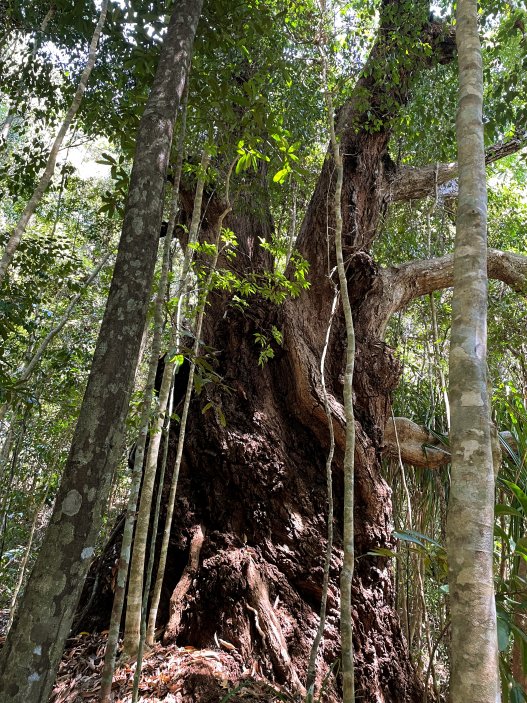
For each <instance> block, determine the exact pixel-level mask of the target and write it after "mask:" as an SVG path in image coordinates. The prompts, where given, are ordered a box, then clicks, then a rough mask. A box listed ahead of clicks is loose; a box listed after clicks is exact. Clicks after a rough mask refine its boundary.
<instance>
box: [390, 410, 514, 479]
mask: <svg viewBox="0 0 527 703" xmlns="http://www.w3.org/2000/svg"><path fill="white" fill-rule="evenodd" d="M394 421H395V422H394ZM499 434H500V436H501V440H502V442H501V451H502V453H503V454H507V453H508V452H510V451H512V452H516V451H517V450H518V446H517V443H516V439H515V438H514V436H513V435H512V434H511V433H510V432H507V431H505V432H500V433H499ZM505 445H507V446H505ZM383 453H384V456H386V457H393V458H398V457H399V456H400V458H401V460H402V461H403V462H404V463H405V464H411V465H412V466H415V467H418V468H423V469H439V468H441V466H445V465H446V464H449V463H450V449H449V447H448V445H447V444H444V443H443V442H441V440H440V439H439V438H438V437H436V436H435V435H433V434H432V433H431V432H430V431H429V430H428V429H427V428H426V427H423V426H422V425H418V424H417V423H415V422H413V420H409V419H408V418H407V417H394V418H393V419H392V418H390V419H389V420H388V422H387V423H386V427H385V428H384V450H383ZM498 456H499V454H498Z"/></svg>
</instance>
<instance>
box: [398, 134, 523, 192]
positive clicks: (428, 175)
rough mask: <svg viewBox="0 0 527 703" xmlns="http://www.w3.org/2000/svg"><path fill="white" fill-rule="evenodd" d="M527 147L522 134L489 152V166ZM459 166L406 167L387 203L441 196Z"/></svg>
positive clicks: (455, 175)
mask: <svg viewBox="0 0 527 703" xmlns="http://www.w3.org/2000/svg"><path fill="white" fill-rule="evenodd" d="M526 144H527V136H526V134H525V133H521V134H520V135H519V136H518V137H514V139H511V140H510V141H508V142H504V143H500V144H494V145H493V146H491V147H489V148H488V149H487V151H486V152H485V163H486V164H491V163H493V162H494V161H499V160H500V159H503V158H505V157H506V156H510V155H511V154H515V153H516V152H517V151H519V150H520V149H522V148H523V147H524V146H525V145H526ZM457 170H458V168H457V162H456V161H453V162H451V163H447V164H439V163H438V164H431V165H429V166H423V167H418V168H417V167H414V166H403V167H402V168H399V169H398V171H397V174H396V175H395V178H394V179H393V180H392V181H391V182H390V183H387V185H386V195H385V197H386V199H387V200H390V201H391V202H402V201H407V200H417V199H418V198H426V197H427V196H429V195H434V194H436V193H437V192H438V189H439V187H440V186H442V185H444V184H445V183H448V181H451V180H453V179H454V178H456V177H457Z"/></svg>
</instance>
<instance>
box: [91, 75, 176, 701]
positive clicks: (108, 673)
mask: <svg viewBox="0 0 527 703" xmlns="http://www.w3.org/2000/svg"><path fill="white" fill-rule="evenodd" d="M187 99H188V80H187V82H186V88H185V95H184V98H183V109H182V115H181V126H180V130H179V139H178V157H177V165H176V173H175V176H174V186H173V191H172V193H173V195H172V202H171V210H170V217H169V221H168V228H167V233H166V238H165V245H164V247H163V263H162V269H161V277H160V281H159V288H158V291H157V296H156V304H155V322H154V334H153V340H152V351H151V355H150V366H149V369H148V379H147V383H146V386H145V392H144V398H143V407H142V411H141V422H140V428H141V429H140V432H139V437H138V440H137V444H136V450H135V457H134V468H133V472H132V485H131V487H130V496H129V498H128V505H127V508H126V519H125V523H124V529H123V541H122V544H121V553H120V556H119V566H118V571H117V581H116V586H115V594H114V600H113V606H112V615H111V621H110V627H109V632H108V640H107V643H106V653H105V657H104V669H103V673H102V678H101V692H100V700H101V703H109V701H110V700H111V689H112V679H113V672H114V668H115V657H116V653H117V643H118V640H119V630H120V627H121V617H122V613H123V606H124V596H125V592H126V583H127V580H128V571H129V568H130V557H131V547H132V540H133V534H134V525H135V517H136V510H137V501H138V498H139V490H140V488H141V477H142V474H143V463H144V454H145V446H146V438H147V435H148V426H149V423H150V416H151V404H152V394H153V392H154V386H155V380H156V372H157V367H158V363H159V353H160V350H161V344H162V338H163V312H164V309H163V308H164V300H165V293H166V288H167V281H168V269H169V265H170V245H171V242H172V235H173V233H174V226H175V221H176V216H177V212H178V195H179V183H180V180H181V172H182V169H183V148H184V141H185V131H186V116H187Z"/></svg>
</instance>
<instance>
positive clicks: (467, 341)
mask: <svg viewBox="0 0 527 703" xmlns="http://www.w3.org/2000/svg"><path fill="white" fill-rule="evenodd" d="M457 47H458V54H459V102H458V114H457V120H456V133H457V145H458V154H459V157H458V161H459V205H458V217H457V223H456V241H455V248H454V292H453V298H452V333H451V340H450V356H449V367H450V368H449V397H450V410H451V430H450V442H451V449H452V473H451V485H450V500H449V506H448V520H447V554H448V571H449V586H450V589H449V594H450V613H451V620H452V639H451V648H450V651H451V676H450V694H451V699H452V701H453V703H464V702H465V701H468V700H470V701H473V702H474V703H489V702H490V701H499V700H500V682H499V674H498V637H497V629H496V606H495V602H494V573H493V539H494V465H493V457H492V439H491V421H490V403H489V397H488V387H487V188H486V175H485V152H484V147H483V70H482V58H481V46H480V41H479V34H478V8H477V2H476V0H459V1H458V6H457Z"/></svg>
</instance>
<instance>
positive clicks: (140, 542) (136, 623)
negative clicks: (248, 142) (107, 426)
mask: <svg viewBox="0 0 527 703" xmlns="http://www.w3.org/2000/svg"><path fill="white" fill-rule="evenodd" d="M209 160H210V156H209V154H208V152H207V150H204V152H203V158H202V164H201V165H202V168H201V172H200V174H199V177H198V183H197V186H196V195H195V198H194V212H193V217H192V225H191V233H192V236H195V238H196V239H197V232H198V229H199V221H200V218H201V204H202V201H203V189H204V187H205V177H206V169H207V166H208V163H209ZM194 229H195V234H194ZM167 238H168V232H167ZM166 265H167V271H168V258H167V264H166ZM188 271H189V266H188V267H187V269H186V271H185V270H184V272H183V276H184V277H186V276H188ZM165 280H166V279H165ZM185 280H186V278H183V281H184V282H185ZM184 285H185V283H183V286H184ZM163 295H164V291H163ZM160 311H161V314H162V308H161V309H160ZM158 355H159V350H158V352H157V355H156V360H155V362H156V364H157V357H158ZM171 385H172V377H171V364H170V362H167V363H166V364H165V370H164V372H163V379H162V382H161V388H160V391H159V400H158V406H157V417H156V420H155V422H154V425H153V428H152V430H151V433H150V441H149V444H148V452H147V456H146V464H145V469H144V473H143V483H142V487H141V498H140V501H139V511H138V514H137V522H136V527H135V534H134V545H133V552H132V560H131V564H130V577H129V583H128V595H127V608H126V625H125V634H124V642H123V654H124V655H125V656H136V654H137V651H138V648H139V640H140V636H141V612H142V604H143V586H144V571H145V563H146V546H147V541H148V530H149V525H150V513H151V506H152V497H153V493H154V484H155V477H156V473H157V464H158V462H157V458H158V454H159V447H160V442H161V433H162V429H163V418H164V415H165V412H166V408H167V404H168V398H169V394H170V387H171ZM145 443H146V435H145ZM143 447H144V445H143Z"/></svg>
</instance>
